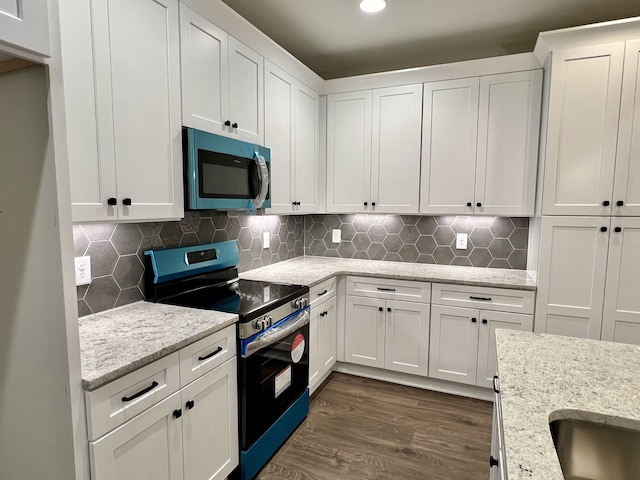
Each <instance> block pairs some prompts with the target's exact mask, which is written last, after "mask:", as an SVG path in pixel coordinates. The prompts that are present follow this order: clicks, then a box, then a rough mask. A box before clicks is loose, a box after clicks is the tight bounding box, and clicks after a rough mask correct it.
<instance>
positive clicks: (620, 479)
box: [549, 419, 640, 480]
mask: <svg viewBox="0 0 640 480" xmlns="http://www.w3.org/2000/svg"><path fill="white" fill-rule="evenodd" d="M549 425H550V427H551V436H552V437H553V443H554V444H555V446H556V451H557V452H558V458H559V459H560V465H561V467H562V473H563V474H564V478H565V479H567V480H605V479H606V480H638V479H640V431H639V430H632V429H629V428H622V427H615V426H611V425H605V424H603V423H595V422H589V421H585V420H573V419H562V420H554V421H552V422H551V423H550V424H549Z"/></svg>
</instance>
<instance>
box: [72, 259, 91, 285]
mask: <svg viewBox="0 0 640 480" xmlns="http://www.w3.org/2000/svg"><path fill="white" fill-rule="evenodd" d="M75 263H76V285H89V284H90V283H91V257H76V258H75Z"/></svg>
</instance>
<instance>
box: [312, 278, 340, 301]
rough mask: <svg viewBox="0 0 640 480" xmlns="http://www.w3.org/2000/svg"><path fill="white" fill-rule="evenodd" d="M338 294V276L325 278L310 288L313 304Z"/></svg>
mask: <svg viewBox="0 0 640 480" xmlns="http://www.w3.org/2000/svg"><path fill="white" fill-rule="evenodd" d="M335 295H336V277H332V278H330V279H329V280H325V281H324V282H322V283H319V284H318V285H316V286H315V287H311V289H310V290H309V300H310V304H311V306H313V305H314V304H319V303H321V302H324V301H325V300H328V299H330V298H331V297H334V296H335Z"/></svg>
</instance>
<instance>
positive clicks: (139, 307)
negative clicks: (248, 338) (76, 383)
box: [78, 302, 238, 391]
mask: <svg viewBox="0 0 640 480" xmlns="http://www.w3.org/2000/svg"><path fill="white" fill-rule="evenodd" d="M237 321H238V316H237V315H233V314H229V313H224V312H216V311H211V310H199V309H195V308H186V307H177V306H174V305H164V304H160V303H151V302H136V303H132V304H130V305H125V306H123V307H119V308H115V309H113V310H109V311H106V312H103V313H97V314H94V315H88V316H86V317H81V318H80V319H79V320H78V323H79V329H80V361H81V367H82V386H83V387H84V389H85V390H88V391H90V390H95V389H96V388H98V387H101V386H102V385H104V384H106V383H108V382H110V381H112V380H115V379H116V378H119V377H122V376H124V375H126V374H127V373H130V372H132V371H134V370H136V369H138V368H141V367H143V366H145V365H147V364H149V363H152V362H153V361H155V360H158V359H159V358H161V357H164V356H166V355H169V354H170V353H172V352H175V351H177V350H179V349H181V348H182V347H184V346H186V345H189V344H190V343H193V342H195V341H197V340H200V339H201V338H204V337H206V336H208V335H211V334H212V333H215V332H217V331H218V330H221V329H223V328H225V327H227V326H229V325H232V324H234V323H236V322H237Z"/></svg>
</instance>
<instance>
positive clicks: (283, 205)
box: [264, 61, 295, 213]
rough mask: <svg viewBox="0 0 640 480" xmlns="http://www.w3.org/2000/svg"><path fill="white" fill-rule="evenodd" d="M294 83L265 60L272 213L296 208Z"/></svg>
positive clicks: (280, 70)
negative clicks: (294, 180)
mask: <svg viewBox="0 0 640 480" xmlns="http://www.w3.org/2000/svg"><path fill="white" fill-rule="evenodd" d="M294 82H295V80H294V79H293V78H292V77H291V76H290V75H288V74H287V73H286V72H284V71H283V70H282V69H280V68H278V67H276V66H275V65H273V64H272V63H271V62H269V61H265V82H264V83H265V92H264V103H265V105H264V116H265V121H264V128H265V130H264V143H265V145H267V146H268V147H269V148H270V149H271V172H270V173H271V208H270V209H269V213H290V212H292V211H293V210H294V206H293V202H294V201H295V199H294V196H293V195H294V193H293V178H294V176H295V163H294V139H293V119H294V105H293V102H294V90H295V86H294Z"/></svg>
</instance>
